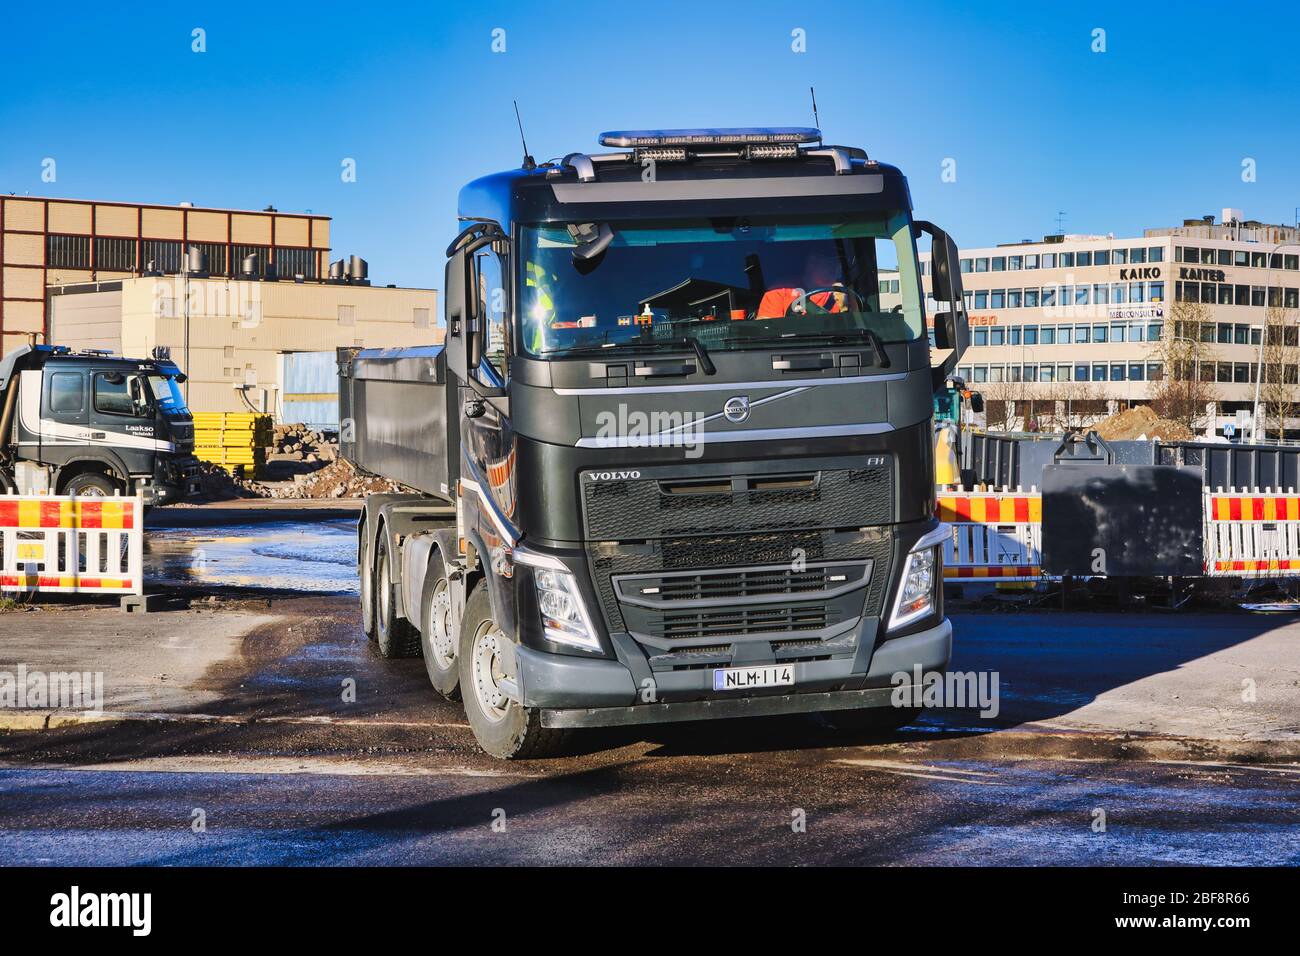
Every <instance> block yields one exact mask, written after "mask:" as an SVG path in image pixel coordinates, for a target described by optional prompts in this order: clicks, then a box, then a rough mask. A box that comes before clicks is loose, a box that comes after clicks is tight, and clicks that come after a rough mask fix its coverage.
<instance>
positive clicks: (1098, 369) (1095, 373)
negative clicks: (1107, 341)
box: [1092, 362, 1106, 382]
mask: <svg viewBox="0 0 1300 956" xmlns="http://www.w3.org/2000/svg"><path fill="white" fill-rule="evenodd" d="M1092 380H1093V381H1094V382H1104V381H1106V366H1105V365H1104V364H1102V363H1100V362H1097V363H1094V364H1093V366H1092Z"/></svg>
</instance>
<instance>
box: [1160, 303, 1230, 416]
mask: <svg viewBox="0 0 1300 956" xmlns="http://www.w3.org/2000/svg"><path fill="white" fill-rule="evenodd" d="M1210 321H1211V317H1210V310H1209V309H1208V308H1206V307H1205V306H1204V305H1203V304H1201V303H1200V302H1175V303H1174V304H1173V307H1172V308H1171V309H1170V311H1169V315H1167V316H1166V317H1165V323H1164V332H1163V333H1162V335H1161V337H1160V340H1159V341H1158V342H1153V343H1152V344H1151V348H1150V356H1151V358H1152V359H1153V360H1155V361H1158V362H1159V363H1160V365H1161V376H1160V378H1159V379H1158V380H1156V381H1155V382H1153V384H1152V387H1151V407H1152V408H1153V409H1154V410H1155V413H1156V414H1157V415H1159V416H1160V417H1161V418H1164V419H1168V420H1169V421H1175V422H1178V423H1180V424H1182V425H1184V426H1186V428H1187V429H1188V430H1190V431H1193V432H1195V431H1197V429H1199V428H1200V427H1202V426H1203V425H1204V424H1205V423H1206V413H1205V409H1206V406H1207V405H1209V404H1210V403H1211V402H1215V401H1217V400H1218V394H1219V393H1218V389H1217V388H1216V387H1215V385H1214V372H1215V367H1216V366H1215V362H1216V354H1215V351H1214V345H1213V343H1211V342H1205V341H1202V336H1201V328H1202V326H1204V325H1208V324H1210Z"/></svg>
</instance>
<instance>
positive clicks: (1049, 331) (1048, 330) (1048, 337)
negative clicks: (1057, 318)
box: [1038, 325, 1056, 345]
mask: <svg viewBox="0 0 1300 956" xmlns="http://www.w3.org/2000/svg"><path fill="white" fill-rule="evenodd" d="M1038 335H1039V339H1038V341H1039V342H1040V343H1042V344H1043V345H1055V344H1056V326H1054V325H1044V326H1043V327H1042V329H1040V330H1039V333H1038Z"/></svg>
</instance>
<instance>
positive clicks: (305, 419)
mask: <svg viewBox="0 0 1300 956" xmlns="http://www.w3.org/2000/svg"><path fill="white" fill-rule="evenodd" d="M280 360H281V361H282V362H283V367H284V373H283V378H282V379H281V382H282V383H283V385H282V390H281V393H280V395H281V398H280V409H279V418H280V421H281V422H284V423H286V424H296V423H298V422H302V423H303V424H306V425H310V426H311V427H312V428H316V429H327V430H329V431H335V430H337V429H338V427H339V373H338V361H337V359H336V356H335V353H334V350H332V349H331V350H330V351H328V352H286V353H284V354H282V355H281V356H280Z"/></svg>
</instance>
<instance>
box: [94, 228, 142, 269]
mask: <svg viewBox="0 0 1300 956" xmlns="http://www.w3.org/2000/svg"><path fill="white" fill-rule="evenodd" d="M95 269H96V270H97V271H99V272H134V271H135V240H134V239H108V238H105V237H103V236H100V237H98V238H97V239H95Z"/></svg>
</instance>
